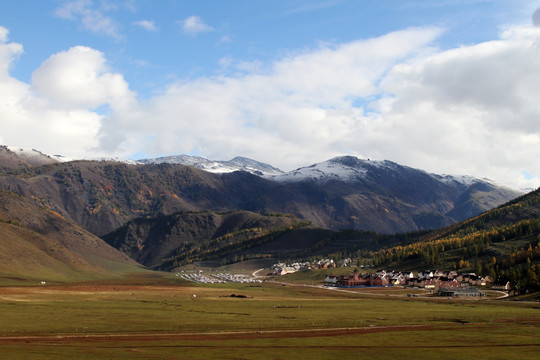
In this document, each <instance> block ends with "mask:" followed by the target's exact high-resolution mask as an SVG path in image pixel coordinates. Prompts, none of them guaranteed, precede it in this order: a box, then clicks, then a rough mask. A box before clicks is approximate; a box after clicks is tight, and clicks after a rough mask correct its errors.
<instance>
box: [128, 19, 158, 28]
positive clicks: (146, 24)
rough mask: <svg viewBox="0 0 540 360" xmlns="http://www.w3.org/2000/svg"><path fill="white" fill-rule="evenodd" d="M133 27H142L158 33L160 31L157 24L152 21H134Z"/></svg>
mask: <svg viewBox="0 0 540 360" xmlns="http://www.w3.org/2000/svg"><path fill="white" fill-rule="evenodd" d="M133 25H135V26H138V27H141V28H143V29H145V30H148V31H157V30H158V28H157V27H156V24H155V23H154V22H153V21H151V20H139V21H134V22H133Z"/></svg>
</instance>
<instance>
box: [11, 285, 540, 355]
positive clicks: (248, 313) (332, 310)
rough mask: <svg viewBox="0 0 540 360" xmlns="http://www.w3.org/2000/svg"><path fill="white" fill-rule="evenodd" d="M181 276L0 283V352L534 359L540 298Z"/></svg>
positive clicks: (539, 340) (537, 346) (539, 327)
mask: <svg viewBox="0 0 540 360" xmlns="http://www.w3.org/2000/svg"><path fill="white" fill-rule="evenodd" d="M406 291H407V290H405V289H404V290H403V291H401V292H400V291H399V290H398V289H392V291H389V290H385V289H380V291H379V292H377V291H373V290H372V291H370V292H369V293H366V294H363V293H362V291H356V292H340V291H336V290H328V289H321V288H315V287H310V286H289V285H283V284H277V283H263V284H230V283H229V284H216V285H201V284H195V283H189V282H185V281H183V280H177V279H174V280H168V279H163V280H160V281H156V279H155V278H154V279H147V280H145V279H131V280H124V281H114V282H112V283H107V282H95V283H77V284H60V285H36V286H4V287H0V314H2V316H1V320H0V352H1V354H2V358H3V359H66V358H73V359H75V358H76V359H104V358H107V359H289V358H296V359H330V358H341V359H362V358H370V359H377V358H381V359H385V358H400V359H431V358H433V357H436V358H439V359H454V358H456V357H459V358H473V357H477V358H490V359H510V358H516V359H536V358H537V355H538V351H540V337H539V336H538V334H539V330H540V304H538V303H533V302H531V303H527V302H513V301H501V300H491V299H484V300H480V301H478V300H455V299H452V300H450V299H446V298H444V299H433V298H431V299H426V298H409V297H407V296H406Z"/></svg>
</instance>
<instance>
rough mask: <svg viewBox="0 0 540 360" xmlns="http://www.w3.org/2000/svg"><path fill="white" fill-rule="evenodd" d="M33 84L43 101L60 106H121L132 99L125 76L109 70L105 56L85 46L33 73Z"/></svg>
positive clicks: (53, 58) (55, 58) (76, 47)
mask: <svg viewBox="0 0 540 360" xmlns="http://www.w3.org/2000/svg"><path fill="white" fill-rule="evenodd" d="M32 83H33V86H34V88H35V90H36V92H37V93H38V94H39V95H40V96H41V97H42V98H46V99H49V100H52V101H55V102H56V104H57V106H61V107H64V106H67V107H76V108H80V107H85V108H89V109H92V108H95V107H97V106H100V105H103V104H110V105H111V106H122V104H123V103H124V102H126V101H130V99H131V98H132V97H133V95H132V94H131V92H130V90H129V86H128V84H127V82H126V81H125V80H124V78H123V77H122V75H120V74H114V73H111V72H110V71H109V69H108V68H107V66H106V60H105V57H104V56H103V54H102V53H101V52H99V51H97V50H94V49H91V48H89V47H85V46H75V47H73V48H71V49H69V50H68V51H63V52H60V53H57V54H54V55H52V56H51V57H49V58H48V59H47V60H45V62H43V64H42V65H41V66H40V67H39V68H38V69H37V70H36V71H35V72H34V73H33V74H32Z"/></svg>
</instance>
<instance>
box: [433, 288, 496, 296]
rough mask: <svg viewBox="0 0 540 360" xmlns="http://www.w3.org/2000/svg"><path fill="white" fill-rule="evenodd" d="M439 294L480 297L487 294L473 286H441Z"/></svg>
mask: <svg viewBox="0 0 540 360" xmlns="http://www.w3.org/2000/svg"><path fill="white" fill-rule="evenodd" d="M437 295H439V296H450V297H480V296H485V295H486V294H485V293H484V292H483V291H480V290H478V289H477V288H473V287H468V288H462V287H459V288H448V287H440V288H439V290H437Z"/></svg>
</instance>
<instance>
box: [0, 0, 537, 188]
mask: <svg viewBox="0 0 540 360" xmlns="http://www.w3.org/2000/svg"><path fill="white" fill-rule="evenodd" d="M539 8H540V0H537V1H530V0H438V1H425V0H387V1H380V0H309V1H308V0H272V1H270V0H257V1H252V0H229V1H225V0H200V1H180V0H160V1H151V0H40V1H34V0H18V1H3V2H2V3H0V144H3V145H11V146H18V147H23V148H34V149H37V150H40V151H42V152H44V153H47V154H52V155H56V154H60V155H64V156H66V157H69V158H74V159H79V158H85V159H91V158H102V157H105V158H120V159H140V158H149V157H157V156H167V155H177V154H189V155H197V156H202V157H205V158H207V159H212V160H229V159H231V158H233V157H235V156H246V157H249V158H252V159H255V160H258V161H262V162H266V163H269V164H271V165H273V166H276V167H279V168H280V169H282V170H284V171H289V170H293V169H296V168H298V167H302V166H308V165H311V164H313V163H317V162H321V161H325V160H328V159H330V158H332V157H335V156H341V155H353V156H357V157H359V158H366V159H374V160H391V161H394V162H397V163H400V164H402V165H406V166H411V167H414V168H419V169H423V170H426V171H428V172H433V173H438V174H452V175H472V176H477V177H481V178H489V179H492V180H494V181H497V182H499V183H502V184H506V185H508V186H512V187H516V188H537V187H539V186H540V162H539V161H538V155H539V154H540V101H539V99H540V10H538V9H539Z"/></svg>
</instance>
